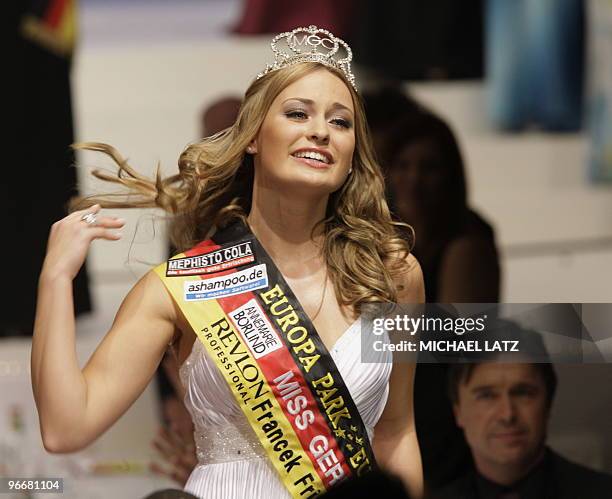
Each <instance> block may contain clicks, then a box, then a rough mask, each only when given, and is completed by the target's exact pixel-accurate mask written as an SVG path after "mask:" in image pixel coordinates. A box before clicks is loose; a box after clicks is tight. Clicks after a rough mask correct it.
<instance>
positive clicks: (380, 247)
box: [71, 62, 411, 313]
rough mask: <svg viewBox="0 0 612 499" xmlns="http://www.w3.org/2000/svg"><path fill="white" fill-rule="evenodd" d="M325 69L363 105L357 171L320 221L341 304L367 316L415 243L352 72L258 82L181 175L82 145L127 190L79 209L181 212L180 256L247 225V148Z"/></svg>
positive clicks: (358, 110)
mask: <svg viewBox="0 0 612 499" xmlns="http://www.w3.org/2000/svg"><path fill="white" fill-rule="evenodd" d="M321 69H325V70H327V71H330V72H331V73H333V74H335V75H336V76H338V77H339V78H341V79H342V80H343V81H344V82H345V84H346V86H347V88H348V89H349V91H350V92H351V96H352V98H353V104H354V107H355V151H354V154H353V164H352V168H353V171H352V173H351V174H350V175H349V176H348V178H347V180H346V181H345V183H344V184H343V185H342V187H340V189H338V190H337V191H336V192H334V193H332V194H331V195H330V198H329V202H328V206H327V211H326V217H325V219H324V220H321V221H320V222H319V224H322V229H323V230H322V233H323V237H324V239H323V247H322V252H323V257H324V259H325V263H326V265H327V269H328V275H329V277H330V280H331V281H332V283H333V285H334V290H335V292H336V297H337V299H338V303H339V304H340V305H341V306H352V307H354V309H355V311H356V312H357V313H360V312H361V308H362V306H363V305H364V304H366V303H373V302H386V303H389V302H395V301H396V298H397V291H398V290H397V289H396V285H395V281H396V279H397V278H398V274H400V273H402V272H403V271H405V261H406V257H407V256H408V253H409V252H410V246H409V243H408V241H409V240H410V239H411V236H408V235H407V233H406V229H408V230H409V231H410V230H411V228H410V227H409V226H408V225H406V224H403V223H400V222H395V221H393V220H392V218H391V214H390V211H389V208H388V206H387V202H386V200H385V192H384V179H383V176H382V173H381V169H380V167H379V165H378V163H377V162H376V160H375V158H374V154H373V148H372V143H371V140H370V134H369V131H368V128H367V122H366V118H365V111H364V108H363V103H362V101H361V98H360V97H359V95H358V94H357V93H356V92H355V91H354V89H353V87H352V86H351V85H350V83H349V82H348V81H347V80H346V78H345V76H344V74H343V73H342V72H340V71H338V70H335V69H333V68H329V67H327V66H323V65H321V64H319V63H316V62H305V63H300V64H295V65H292V66H288V67H285V68H283V69H279V70H277V71H273V72H271V73H268V74H266V75H265V76H263V77H262V78H260V79H258V80H255V81H254V82H253V83H252V84H251V85H250V86H249V88H248V90H247V91H246V94H245V97H244V100H243V103H242V106H241V108H240V111H239V113H238V118H237V119H236V122H235V123H234V125H233V126H231V127H230V128H227V129H226V130H224V131H222V132H219V133H217V134H215V135H213V136H211V137H207V138H205V139H203V140H201V141H200V142H197V143H194V144H191V145H189V146H188V147H187V148H186V149H185V150H184V151H183V153H182V154H181V156H180V158H179V161H178V167H179V173H178V174H176V175H172V176H169V177H165V178H164V177H162V175H161V174H160V172H159V168H158V170H157V172H156V174H155V176H154V178H147V177H145V176H143V175H141V174H139V173H138V172H137V171H136V170H135V169H134V168H132V167H131V166H130V165H129V164H128V163H127V161H126V160H125V159H124V158H123V157H122V156H121V155H120V154H119V153H118V151H116V150H115V149H114V148H113V147H111V146H109V145H107V144H101V143H93V142H86V143H79V144H74V145H73V147H74V148H75V149H86V150H92V151H99V152H102V153H104V154H106V155H107V156H109V157H110V158H111V159H112V160H113V161H114V162H115V163H116V165H117V167H118V171H117V173H116V174H108V173H106V172H103V171H100V170H94V171H93V175H94V176H95V177H97V178H99V179H102V180H106V181H109V182H112V183H115V184H119V185H121V186H122V187H123V188H124V189H123V191H122V192H120V193H114V194H108V195H102V196H99V195H96V196H88V197H80V198H75V199H74V200H73V201H72V202H71V209H72V210H78V209H84V208H87V207H90V206H92V205H93V204H95V203H99V204H100V205H101V206H102V207H105V208H154V207H157V208H161V209H163V210H164V211H166V212H168V213H170V214H171V215H172V223H171V226H170V239H171V241H172V243H173V244H174V245H175V246H176V248H177V249H179V250H180V251H184V250H186V249H189V248H191V247H192V246H194V245H195V244H197V243H198V242H200V241H201V240H202V239H204V238H206V237H209V236H210V234H211V233H212V231H214V230H215V228H216V227H223V226H226V225H228V224H229V223H231V222H232V221H235V220H237V219H239V220H243V221H244V222H246V217H247V215H248V213H249V211H250V208H251V196H252V188H253V178H254V165H253V158H252V156H251V155H249V154H246V152H245V151H246V148H247V146H248V145H249V143H250V142H251V141H252V140H253V139H254V138H255V137H256V136H257V134H258V132H259V129H260V127H261V124H262V123H263V121H264V118H265V116H266V114H267V111H268V109H269V108H270V106H271V104H272V102H273V101H274V99H275V98H276V96H277V95H278V94H279V93H280V92H281V91H282V90H283V89H285V88H286V87H287V86H289V85H290V84H292V83H293V82H295V81H297V80H298V79H300V78H302V77H303V76H305V75H307V74H309V73H312V72H314V71H318V70H321ZM317 227H320V225H317ZM317 227H315V229H316V228H317ZM313 233H314V230H313Z"/></svg>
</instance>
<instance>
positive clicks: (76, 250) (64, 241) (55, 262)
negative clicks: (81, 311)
mask: <svg viewBox="0 0 612 499" xmlns="http://www.w3.org/2000/svg"><path fill="white" fill-rule="evenodd" d="M99 211H100V205H98V204H96V205H94V206H92V207H91V208H89V209H87V210H81V211H75V212H74V213H71V214H70V215H68V216H67V217H65V218H62V219H61V220H59V221H58V222H55V223H54V224H53V226H52V227H51V232H50V234H49V241H48V243H47V255H46V256H45V261H44V263H43V269H42V273H41V276H42V275H52V276H66V277H69V278H70V279H74V278H75V276H76V275H77V273H78V271H79V269H80V268H81V267H82V265H83V262H84V261H85V257H86V256H87V251H88V250H89V245H90V244H91V242H92V241H93V240H94V239H106V240H108V241H117V240H118V239H120V238H121V234H120V233H117V232H114V231H112V230H110V229H119V228H121V227H123V225H124V224H125V221H124V220H123V219H121V218H117V217H101V216H96V219H95V222H94V223H91V224H88V223H87V222H86V221H85V220H83V216H85V215H87V214H88V213H92V214H98V213H99Z"/></svg>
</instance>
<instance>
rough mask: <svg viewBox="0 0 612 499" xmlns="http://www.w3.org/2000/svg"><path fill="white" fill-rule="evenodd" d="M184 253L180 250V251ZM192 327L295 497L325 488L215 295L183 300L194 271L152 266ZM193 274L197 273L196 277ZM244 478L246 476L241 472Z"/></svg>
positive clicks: (302, 496) (253, 359)
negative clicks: (181, 273)
mask: <svg viewBox="0 0 612 499" xmlns="http://www.w3.org/2000/svg"><path fill="white" fill-rule="evenodd" d="M182 256H184V255H183V254H181V255H178V257H182ZM155 273H156V274H157V275H158V276H159V277H160V279H161V280H162V282H163V283H164V285H165V286H166V288H167V289H168V291H169V292H170V294H171V295H172V297H173V298H174V300H175V301H176V303H177V304H178V305H179V307H180V308H181V310H182V312H183V314H184V315H185V317H186V319H187V320H188V322H189V324H190V326H191V327H192V329H193V331H194V332H195V333H196V335H197V336H198V338H199V339H200V341H201V342H202V343H203V344H204V346H205V347H206V351H207V352H208V355H209V356H210V357H211V359H213V360H214V362H215V364H216V365H217V367H218V369H219V371H220V372H221V373H222V375H223V377H224V379H225V381H226V382H227V384H228V385H229V387H230V390H231V391H232V393H233V394H234V397H235V398H236V401H237V402H238V405H239V406H240V407H241V409H242V411H243V412H244V414H245V416H246V418H247V420H248V421H249V423H250V425H251V427H252V428H253V430H254V431H255V433H256V435H257V437H258V438H259V441H260V442H261V444H262V446H263V448H264V449H265V451H266V453H267V455H268V458H269V459H270V461H271V462H272V464H273V465H274V467H275V469H276V471H277V472H278V474H279V475H280V478H281V481H282V482H283V484H284V485H285V487H286V488H287V489H288V490H289V492H290V494H291V495H292V496H293V497H296V498H298V497H299V498H304V497H314V496H315V495H318V494H321V493H323V492H324V491H325V485H324V484H323V482H322V481H321V478H320V477H319V475H318V474H317V472H316V470H315V468H314V466H313V463H312V461H311V460H310V458H309V457H308V454H307V453H306V452H305V451H304V448H303V447H302V444H301V443H300V441H299V439H298V437H297V435H296V434H295V431H294V430H293V427H292V426H291V424H290V423H289V420H288V419H287V417H286V416H285V414H284V412H283V410H282V408H281V407H280V405H279V403H278V401H277V400H276V397H275V396H274V393H273V392H272V390H271V388H270V386H269V384H268V382H267V380H266V378H265V376H264V374H263V372H262V371H261V369H260V367H259V365H258V364H257V361H256V359H255V358H254V357H253V356H252V354H251V351H250V350H249V348H248V346H247V345H246V344H245V343H244V341H243V340H242V337H241V335H240V334H239V333H238V332H236V331H235V330H234V328H233V326H232V324H231V322H230V321H229V319H228V318H227V316H226V314H225V312H224V311H223V309H222V308H221V305H220V304H219V303H217V300H214V299H210V300H205V301H186V300H185V296H184V285H183V283H184V282H186V281H193V280H194V276H181V277H178V276H171V277H166V264H165V263H164V264H162V265H159V266H158V267H156V268H155ZM196 279H197V278H196ZM245 480H248V477H245Z"/></svg>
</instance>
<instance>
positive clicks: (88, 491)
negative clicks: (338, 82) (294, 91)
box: [0, 0, 612, 498]
mask: <svg viewBox="0 0 612 499" xmlns="http://www.w3.org/2000/svg"><path fill="white" fill-rule="evenodd" d="M24 4H28V2H24ZM43 4H44V5H43ZM307 4H308V5H307V6H306V5H303V4H302V3H300V4H299V5H298V3H297V2H295V3H294V2H280V1H278V2H276V1H269V2H266V1H259V2H258V1H253V2H250V1H241V0H173V1H171V2H170V1H162V0H154V1H153V0H147V1H144V0H82V1H80V2H74V3H73V2H46V3H45V2H32V6H31V8H30V9H29V10H28V9H27V8H26V7H27V6H25V5H24V7H23V9H22V12H20V15H19V16H18V18H17V19H16V20H15V23H16V26H17V28H18V29H17V37H23V38H24V39H27V40H28V41H27V43H32V44H34V45H36V46H38V47H43V48H41V49H40V50H42V51H43V52H45V53H46V52H49V53H51V54H52V55H50V56H49V60H52V61H55V62H57V63H58V64H60V65H62V68H63V69H62V71H64V72H65V74H70V81H71V96H72V97H71V102H72V107H73V113H72V114H73V115H72V120H73V125H74V138H73V139H69V140H65V141H64V143H63V144H60V155H61V154H62V153H61V151H64V154H65V151H66V147H67V145H68V144H69V143H70V141H71V140H77V141H78V140H87V141H100V142H106V143H109V144H112V145H113V146H115V147H116V148H117V149H118V150H119V151H120V152H121V153H122V154H123V155H124V156H126V157H127V158H129V161H130V163H131V165H132V166H134V167H136V168H137V169H138V170H139V171H140V172H142V173H145V174H152V173H153V172H154V170H155V168H156V167H157V165H158V164H159V165H161V169H162V171H163V172H164V173H166V174H173V173H174V172H175V171H176V169H177V167H176V164H177V158H178V156H179V154H180V153H181V151H182V150H183V149H184V147H185V146H186V145H187V144H188V143H190V142H192V141H196V140H198V139H199V138H200V137H201V136H202V134H203V133H204V132H203V131H202V130H203V124H202V119H203V113H204V111H205V110H206V109H207V108H208V107H209V106H210V105H212V104H213V103H215V102H217V101H218V100H219V99H224V98H226V97H227V98H229V97H236V98H238V99H239V98H241V96H242V94H243V93H244V91H245V89H246V88H247V86H248V85H249V83H250V82H251V81H252V80H253V78H254V77H255V75H257V73H259V72H260V71H261V70H262V69H263V68H264V67H265V66H266V64H267V63H268V62H270V60H271V57H270V56H271V52H270V50H269V42H270V38H271V35H270V33H277V32H279V31H283V30H286V29H290V28H292V27H295V26H297V25H308V24H317V25H318V26H319V27H325V28H328V29H330V30H331V31H332V32H333V33H334V34H336V35H338V36H341V37H343V38H344V39H346V40H347V41H348V42H349V43H350V44H351V46H352V48H353V51H354V53H355V57H356V63H355V66H354V72H355V73H356V76H357V82H358V85H359V87H360V89H361V90H362V91H363V92H364V93H366V92H370V93H373V94H376V92H378V91H380V90H381V89H389V88H391V89H393V90H392V91H393V92H397V91H398V89H399V91H400V92H403V93H404V94H405V95H409V96H410V97H411V98H412V99H414V101H416V102H417V103H418V106H421V107H422V108H424V109H426V110H427V112H430V113H432V114H434V115H436V116H437V117H438V118H439V119H441V120H443V121H444V122H445V123H446V124H447V125H448V127H449V128H450V129H452V133H454V137H455V139H456V142H457V144H458V146H459V150H460V152H461V156H462V160H463V168H464V174H465V175H464V176H465V185H466V193H467V194H466V197H467V203H468V204H469V207H470V209H471V210H472V211H473V212H475V213H478V216H479V219H482V220H484V221H486V224H487V225H488V226H489V227H490V228H492V230H493V232H494V236H492V237H491V241H493V242H494V246H495V249H496V252H497V260H498V270H499V276H498V281H497V284H496V285H495V286H497V288H496V289H498V295H497V298H498V300H499V301H505V302H519V303H546V302H612V284H611V283H612V271H611V269H612V184H611V182H610V181H611V180H612V124H611V119H612V110H611V107H610V106H611V104H612V57H611V56H610V54H612V2H610V1H608V0H586V1H584V2H580V1H575V2H571V1H568V2H565V1H564V2H549V1H544V0H542V1H538V0H533V1H524V2H523V1H516V2H512V1H501V0H500V1H495V0H490V1H465V2H452V1H438V0H437V1H428V2H420V1H408V2H399V1H390V2H385V3H384V7H382V8H384V9H385V10H381V9H382V8H381V2H369V1H356V2H351V1H338V2H332V1H331V0H330V1H323V0H320V1H313V0H311V1H310V2H308V3H307ZM49 5H51V6H54V8H55V9H56V14H57V12H59V11H61V9H62V6H64V7H63V8H66V9H67V8H68V7H66V5H68V6H70V7H73V8H74V11H73V12H74V18H73V21H66V23H69V22H74V24H73V26H74V28H75V31H74V34H75V45H74V49H71V48H66V46H64V47H63V48H62V47H60V48H58V46H57V44H55V45H53V44H51V45H50V44H49V41H48V39H47V38H45V36H42V35H40V36H36V35H35V33H39V34H40V33H41V32H43V31H44V30H43V31H41V30H38V31H36V29H35V28H32V27H31V26H30V25H29V24H28V26H30V28H27V29H26V28H24V26H25V25H26V23H25V22H24V19H26V18H27V19H31V18H32V17H34V18H35V19H38V21H39V22H43V23H44V22H47V23H49V18H48V16H47V18H45V17H44V16H45V15H47V14H48V10H45V8H48V7H49ZM37 9H38V10H37ZM547 9H548V10H547ZM559 9H560V10H559ZM45 13H46V14H45ZM65 15H68V14H65ZM37 16H38V17H37ZM57 16H59V17H61V15H60V14H57ZM41 19H42V21H41ZM45 19H46V21H45ZM49 26H51V27H50V28H49V29H51V31H53V29H55V35H57V22H56V23H55V25H53V23H51V24H50V25H49ZM54 26H55V27H54ZM67 31H70V30H64V34H65V33H66V32H67ZM33 33H34V34H33ZM20 43H21V42H20ZM52 45H53V48H50V47H51V46H52ZM68 47H70V45H68ZM19 54H20V57H23V59H21V65H20V66H18V67H17V69H16V74H17V73H18V74H20V75H21V74H23V73H24V72H25V70H24V67H25V66H27V65H28V64H36V62H31V60H30V59H27V57H26V56H24V55H23V52H19ZM45 64H47V63H45ZM49 75H50V73H46V72H43V71H42V70H41V72H40V73H38V74H37V75H36V76H34V78H35V79H36V81H38V82H39V84H40V85H39V86H38V87H32V88H31V89H30V88H28V89H27V91H29V92H32V93H33V94H32V95H27V94H25V95H24V94H23V92H25V90H21V92H22V93H21V94H20V95H21V98H22V99H23V102H24V103H25V102H28V101H30V102H31V101H36V100H37V99H40V100H45V99H51V100H53V99H55V98H54V97H45V95H46V94H42V92H46V91H47V90H48V88H50V86H51V85H50V81H51V76H49ZM65 80H66V81H65V82H64V83H66V82H68V80H67V79H65ZM19 81H20V80H19V79H16V82H17V85H18V86H21V87H23V84H22V83H20V82H19ZM66 88H68V87H66ZM390 92H391V90H390ZM34 94H36V95H37V96H38V97H36V98H35V97H34ZM15 113H16V114H15V116H22V115H23V114H25V113H24V110H23V109H22V108H21V109H19V110H16V111H15ZM43 113H44V116H43V115H42V114H43ZM53 113H55V111H54V110H53V109H51V110H45V109H43V108H42V107H41V106H38V105H35V106H34V108H33V109H31V110H30V111H29V112H28V113H27V116H28V119H27V122H26V123H24V124H23V126H22V127H21V128H19V127H18V128H17V130H18V133H21V134H22V135H23V134H25V135H31V133H32V132H31V129H30V127H31V126H34V125H33V123H35V124H36V123H38V124H40V123H41V122H44V123H46V125H47V126H48V127H49V128H50V129H57V128H58V126H59V125H57V122H56V121H57V120H59V119H60V118H59V115H56V114H53ZM15 119H17V118H15ZM61 119H63V120H70V117H69V116H68V117H66V116H64V117H62V118H61ZM389 120H390V118H389ZM383 121H384V120H383ZM390 124H391V123H387V125H390ZM371 126H372V127H373V128H374V124H373V123H371ZM381 126H382V125H381ZM46 133H47V132H44V131H43V132H41V134H46ZM15 140H16V141H17V142H16V143H17V144H20V145H21V148H24V147H26V148H28V147H32V148H35V145H32V144H31V143H30V142H23V140H25V139H23V137H18V136H17V137H15ZM59 140H60V142H61V140H62V139H61V138H60V139H59ZM64 144H65V145H64ZM36 145H39V144H36ZM45 148H46V146H45ZM45 148H43V149H45ZM62 148H63V149H62ZM17 149H19V148H17ZM400 149H401V148H399V146H398V147H396V150H395V152H396V153H397V152H398V151H399V150H400ZM379 157H380V158H381V160H383V159H387V158H388V161H389V165H387V166H388V167H390V166H391V164H392V163H393V162H394V161H395V159H397V158H395V159H394V156H393V154H391V152H389V155H388V156H387V155H386V153H385V152H384V151H380V152H379ZM36 161H38V160H34V159H32V160H31V161H29V162H30V163H31V164H25V165H24V166H23V167H20V168H21V170H20V171H21V173H20V174H21V175H23V172H24V170H23V169H26V168H27V169H28V170H26V171H27V172H28V175H32V176H36V175H40V176H41V177H40V178H41V179H40V180H39V181H38V182H39V186H40V189H41V192H45V190H46V189H45V188H47V189H50V185H51V184H49V180H48V179H46V177H45V176H44V174H43V173H40V174H39V173H38V172H37V170H36V168H35V167H34V166H33V164H34V163H36ZM58 161H59V162H60V167H59V168H60V169H61V168H62V167H64V168H65V169H66V171H70V164H71V159H67V160H64V162H63V163H62V160H61V159H60V160H58ZM77 164H78V168H77V169H76V171H74V170H72V172H73V173H76V175H77V177H78V185H79V189H80V191H81V193H85V194H90V193H94V192H107V191H108V187H107V186H104V185H101V184H99V183H97V181H94V179H93V178H92V177H91V176H90V175H89V174H88V170H89V169H90V168H92V167H100V166H102V167H104V166H105V163H104V160H103V158H102V157H99V156H95V155H79V156H78V157H77ZM109 166H110V165H109ZM57 171H60V170H57ZM391 174H392V173H389V175H391ZM11 182H14V183H11V184H7V185H9V190H13V191H14V189H16V188H17V187H16V186H19V185H23V179H17V178H15V179H12V180H11ZM67 182H68V183H69V180H68V181H67ZM72 187H74V186H72ZM7 192H8V191H7ZM24 192H28V191H27V190H25V188H24ZM391 194H392V195H393V193H391ZM13 195H14V192H13ZM395 195H397V194H395ZM7 196H8V194H7ZM42 198H43V196H42V195H39V196H34V199H32V200H31V202H30V201H29V206H28V207H23V206H22V205H20V204H17V203H14V204H13V205H10V204H9V205H8V206H7V205H5V210H11V212H14V213H18V212H27V213H28V216H30V217H32V216H33V215H39V214H40V213H41V211H38V210H37V209H36V202H37V200H41V199H42ZM20 199H21V201H23V199H24V197H21V198H20ZM63 203H65V200H61V199H60V200H58V201H57V205H58V206H60V207H61V206H63ZM44 206H46V205H44V204H42V205H41V208H40V209H41V210H43V211H44V212H45V213H47V212H48V211H51V210H50V209H49V208H45V207H44ZM121 216H122V217H125V218H127V220H128V223H127V226H126V228H125V229H124V237H123V239H122V241H120V242H115V243H108V242H96V243H95V244H94V245H93V248H92V250H91V255H90V258H89V260H88V265H87V271H88V276H86V277H87V279H86V281H85V284H84V285H83V286H84V287H86V288H87V289H88V294H89V297H90V302H91V305H89V304H84V305H83V307H82V312H83V313H82V314H81V315H79V319H78V351H79V357H80V358H81V359H82V361H83V363H84V362H85V361H86V360H87V358H88V356H89V355H90V354H91V352H92V351H93V349H94V348H95V346H96V344H97V343H98V342H99V341H100V339H101V338H102V337H103V335H104V334H105V332H106V331H107V330H108V328H109V326H110V324H111V322H112V320H113V317H114V314H115V312H116V310H117V308H118V306H119V304H120V302H121V300H122V299H123V297H124V296H125V294H126V293H127V291H128V290H129V289H130V287H131V286H132V285H133V284H134V283H135V282H136V280H137V279H138V278H139V277H140V276H141V275H142V274H143V273H144V272H146V271H147V270H148V269H149V268H150V267H151V266H152V265H154V264H157V263H159V262H160V261H162V260H164V259H165V258H166V257H167V253H168V243H167V240H166V238H165V234H164V225H163V222H162V221H161V219H160V217H159V214H153V213H151V212H150V211H147V212H140V211H137V210H133V211H129V212H122V213H121ZM56 218H60V217H56ZM29 220H30V219H27V220H21V221H19V222H14V223H15V224H21V225H20V227H21V228H16V229H15V230H22V231H23V230H24V226H25V228H28V227H30V226H29V225H28V224H30V223H31V222H30V221H29ZM49 225H50V223H49V224H47V225H46V228H45V227H44V226H43V227H42V228H41V232H40V234H39V235H38V236H37V239H38V240H37V241H36V242H35V243H28V244H38V245H40V244H42V241H44V240H45V239H46V234H47V232H48V228H49ZM27 232H28V231H27V230H25V231H24V233H26V236H25V237H27ZM417 239H418V231H417ZM16 243H17V245H16V246H15V248H13V249H12V251H17V252H19V244H21V243H20V241H16ZM41 251H44V246H41ZM419 256H420V255H419ZM420 259H422V257H420ZM32 261H33V262H34V263H32V268H33V275H36V274H37V273H38V269H39V268H40V263H41V260H36V259H35V258H34V257H33V260H32ZM37 261H38V263H36V262H37ZM426 279H427V276H426ZM29 281H31V282H30V289H28V290H25V291H24V292H23V295H22V296H24V297H25V298H24V300H25V299H26V298H31V297H32V294H33V292H35V278H30V279H29ZM83 293H86V292H85V291H83ZM16 296H19V294H16ZM83 296H84V295H83ZM438 296H440V295H438ZM445 296H446V295H445ZM89 297H88V300H89ZM440 301H442V300H440ZM449 301H450V300H449ZM456 301H461V300H460V299H458V300H456ZM466 301H467V300H466ZM483 301H484V300H483ZM492 301H494V300H492ZM9 308H11V307H9ZM90 308H91V311H89V312H88V310H89V309H90ZM24 313H25V312H24ZM30 319H31V316H30ZM23 324H25V325H23V326H19V327H17V326H10V327H9V326H7V327H4V330H3V336H5V337H6V338H4V339H3V340H2V343H0V383H1V384H2V386H1V387H0V393H1V395H0V397H1V402H2V403H1V407H0V428H1V430H0V435H1V437H0V446H1V447H0V466H3V468H1V469H0V471H2V475H14V474H15V473H16V474H18V475H23V476H33V475H32V474H33V473H37V472H43V473H44V474H45V475H47V476H52V475H57V476H71V477H76V478H74V479H73V482H72V485H69V486H68V487H67V489H70V487H73V490H77V489H78V490H79V491H80V492H79V493H78V495H75V496H74V497H80V498H86V497H108V496H109V495H110V493H109V491H110V490H113V491H115V492H113V494H114V496H115V497H117V498H121V497H126V498H127V497H142V496H144V495H146V494H147V493H148V492H150V491H152V490H156V489H159V488H163V487H164V486H172V485H173V482H172V481H171V480H169V479H167V478H164V477H160V476H155V475H152V474H150V473H149V472H148V471H147V467H148V462H149V460H150V459H152V458H154V452H153V450H152V448H151V445H150V442H151V440H152V439H153V437H154V435H155V432H156V431H157V427H158V426H159V424H160V421H161V420H162V412H161V409H160V406H159V395H158V387H157V386H156V385H155V383H152V385H151V386H150V387H149V388H148V389H147V390H146V392H145V393H144V394H143V395H142V397H141V398H140V399H139V400H138V401H137V402H136V403H135V404H134V406H133V407H132V408H131V409H130V411H129V412H128V413H127V414H126V415H125V416H124V417H123V418H122V419H121V420H120V421H119V422H118V423H117V424H116V425H115V426H114V427H113V428H112V429H111V430H110V431H109V432H108V433H107V434H105V435H104V436H103V437H102V438H100V439H99V440H98V441H97V442H95V443H94V444H93V445H92V446H91V447H90V448H89V449H87V450H86V451H83V452H81V453H77V454H76V455H74V456H70V457H66V456H50V455H48V454H46V453H45V452H44V450H43V449H42V445H41V444H40V437H39V436H38V422H37V416H36V413H35V409H34V405H33V400H32V396H31V387H30V381H29V339H28V338H27V335H28V327H27V320H25V321H24V322H23ZM30 334H31V331H30ZM143 334H146V331H143ZM23 336H25V338H24V337H23ZM557 370H558V373H559V378H560V382H559V393H558V397H557V401H556V403H555V407H554V413H553V417H552V421H551V426H550V434H551V435H550V437H551V438H550V443H551V444H552V446H553V447H554V448H555V449H558V450H559V451H561V452H565V453H566V454H569V455H570V456H571V457H572V458H573V459H574V460H576V461H579V462H583V463H585V464H588V465H590V466H593V467H595V468H597V469H600V470H607V471H609V472H612V420H611V419H610V418H609V414H610V413H611V412H612V395H611V394H610V390H609V387H610V386H612V369H611V368H610V366H609V365H604V364H601V365H583V366H567V365H564V366H558V369H557ZM566 451H567V452H566ZM20 454H21V455H20ZM33 456H35V457H33ZM20 462H21V463H23V466H22V465H20V464H19V463H20ZM25 463H30V464H29V465H28V466H34V468H33V469H30V468H28V467H27V466H26V464H25ZM32 463H34V464H32ZM20 466H22V467H20ZM174 485H176V484H174Z"/></svg>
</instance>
